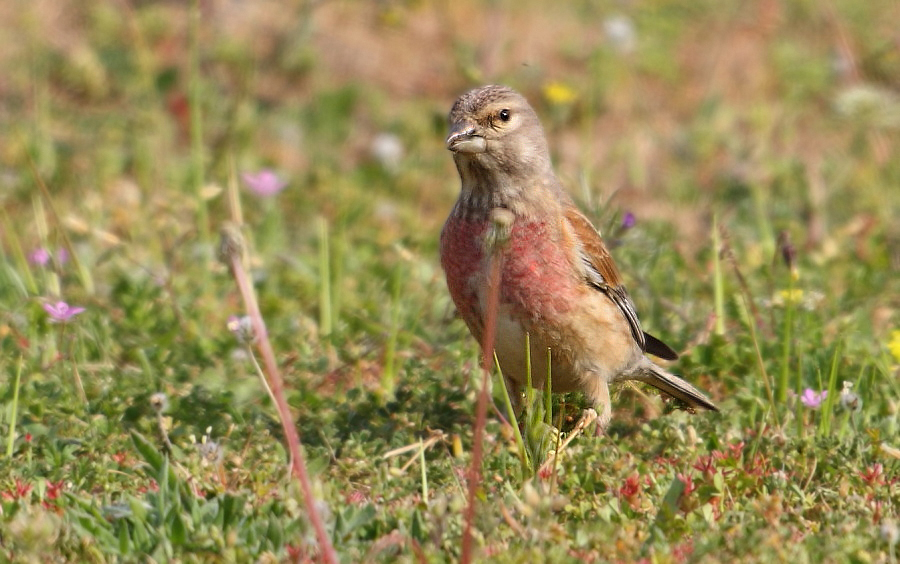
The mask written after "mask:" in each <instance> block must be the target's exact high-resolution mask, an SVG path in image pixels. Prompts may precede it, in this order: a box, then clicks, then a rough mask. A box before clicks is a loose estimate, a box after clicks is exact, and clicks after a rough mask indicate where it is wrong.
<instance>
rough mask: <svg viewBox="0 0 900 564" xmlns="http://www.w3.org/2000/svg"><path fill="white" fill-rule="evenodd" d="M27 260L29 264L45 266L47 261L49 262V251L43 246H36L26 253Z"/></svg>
mask: <svg viewBox="0 0 900 564" xmlns="http://www.w3.org/2000/svg"><path fill="white" fill-rule="evenodd" d="M28 260H29V261H31V264H36V265H38V266H47V263H48V262H50V251H48V250H47V249H45V248H44V247H38V248H37V249H35V250H33V251H31V254H29V255H28Z"/></svg>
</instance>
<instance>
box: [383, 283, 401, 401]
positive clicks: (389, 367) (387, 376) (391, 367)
mask: <svg viewBox="0 0 900 564" xmlns="http://www.w3.org/2000/svg"><path fill="white" fill-rule="evenodd" d="M401 279H402V276H401V274H400V269H399V267H398V268H397V269H396V270H395V271H394V274H393V276H391V312H390V316H391V321H390V323H391V325H390V329H389V331H390V332H389V334H388V340H387V344H386V345H385V350H384V370H383V371H382V374H381V393H382V395H383V396H384V397H386V398H393V397H394V385H395V382H396V379H397V339H398V337H399V335H400V302H401V299H400V280H401Z"/></svg>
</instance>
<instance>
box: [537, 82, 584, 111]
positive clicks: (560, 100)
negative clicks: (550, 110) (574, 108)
mask: <svg viewBox="0 0 900 564" xmlns="http://www.w3.org/2000/svg"><path fill="white" fill-rule="evenodd" d="M544 97H545V98H547V101H548V102H550V103H551V104H553V105H555V106H564V105H566V104H570V103H572V102H574V101H575V98H577V97H578V95H577V94H576V93H575V91H574V90H572V88H570V87H569V86H567V85H565V84H563V83H562V82H556V81H554V82H548V83H547V84H545V85H544Z"/></svg>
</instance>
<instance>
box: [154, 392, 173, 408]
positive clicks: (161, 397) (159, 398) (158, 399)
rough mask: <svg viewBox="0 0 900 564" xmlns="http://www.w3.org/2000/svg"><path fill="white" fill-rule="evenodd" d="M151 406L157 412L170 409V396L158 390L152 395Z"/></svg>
mask: <svg viewBox="0 0 900 564" xmlns="http://www.w3.org/2000/svg"><path fill="white" fill-rule="evenodd" d="M150 407H152V408H153V411H155V412H156V413H162V412H164V411H165V410H167V409H169V398H168V397H167V396H166V394H164V393H162V392H156V393H155V394H153V395H152V396H150Z"/></svg>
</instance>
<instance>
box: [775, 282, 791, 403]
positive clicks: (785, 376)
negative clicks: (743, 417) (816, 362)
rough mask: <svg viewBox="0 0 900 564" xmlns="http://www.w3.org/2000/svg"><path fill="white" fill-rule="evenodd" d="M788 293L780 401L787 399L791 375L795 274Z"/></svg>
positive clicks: (779, 385) (779, 386) (779, 389)
mask: <svg viewBox="0 0 900 564" xmlns="http://www.w3.org/2000/svg"><path fill="white" fill-rule="evenodd" d="M788 280H790V282H788V295H787V299H786V300H785V310H784V331H783V333H784V335H783V337H782V343H781V375H780V377H779V378H778V393H777V394H776V396H775V397H776V399H777V400H778V401H779V402H780V403H784V402H785V401H786V400H787V391H788V380H789V379H790V375H791V343H792V340H793V330H794V309H795V305H794V301H795V300H794V276H793V275H791V276H789V277H788Z"/></svg>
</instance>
